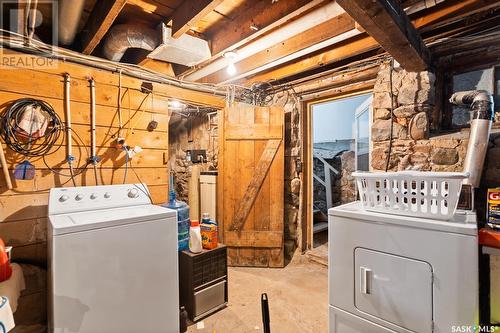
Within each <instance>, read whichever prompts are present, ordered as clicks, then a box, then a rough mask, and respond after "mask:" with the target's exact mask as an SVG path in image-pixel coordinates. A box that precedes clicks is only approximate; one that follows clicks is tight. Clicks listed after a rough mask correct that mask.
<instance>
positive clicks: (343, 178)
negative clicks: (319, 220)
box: [313, 150, 356, 214]
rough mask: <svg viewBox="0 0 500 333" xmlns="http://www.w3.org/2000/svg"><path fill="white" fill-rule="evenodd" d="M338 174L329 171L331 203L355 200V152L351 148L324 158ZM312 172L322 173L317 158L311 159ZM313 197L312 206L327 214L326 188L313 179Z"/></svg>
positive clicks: (340, 203) (337, 203)
mask: <svg viewBox="0 0 500 333" xmlns="http://www.w3.org/2000/svg"><path fill="white" fill-rule="evenodd" d="M325 161H326V162H328V163H329V164H330V165H331V166H332V167H333V168H335V170H338V171H339V174H334V173H333V172H330V176H331V177H332V182H331V188H330V191H331V192H332V204H333V206H338V205H342V204H346V203H349V202H353V201H355V200H356V187H355V179H354V177H353V176H352V173H353V172H354V171H355V170H354V164H355V163H354V162H355V154H354V152H353V151H352V150H349V151H344V152H342V153H340V154H338V155H337V156H335V157H333V158H325ZM313 172H314V173H315V174H317V175H320V177H322V176H321V175H324V165H323V162H321V161H320V160H319V159H316V158H315V159H314V160H313ZM313 198H314V199H315V200H314V207H315V208H317V209H319V210H321V211H322V212H323V213H325V214H328V208H330V207H327V201H326V188H325V187H324V186H323V185H322V184H320V183H319V182H317V181H316V180H314V181H313Z"/></svg>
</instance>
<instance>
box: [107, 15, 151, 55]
mask: <svg viewBox="0 0 500 333" xmlns="http://www.w3.org/2000/svg"><path fill="white" fill-rule="evenodd" d="M160 42H161V38H160V33H159V32H158V31H156V30H154V29H151V28H148V27H145V26H142V25H132V24H118V25H115V26H114V27H112V28H111V30H110V31H109V32H108V35H107V37H106V40H105V41H104V47H103V53H104V56H105V57H106V58H107V59H109V60H112V61H120V60H121V58H122V57H123V55H124V54H125V52H126V51H127V50H128V49H130V48H137V49H144V50H147V51H153V50H154V49H156V47H157V46H158V45H159V44H160Z"/></svg>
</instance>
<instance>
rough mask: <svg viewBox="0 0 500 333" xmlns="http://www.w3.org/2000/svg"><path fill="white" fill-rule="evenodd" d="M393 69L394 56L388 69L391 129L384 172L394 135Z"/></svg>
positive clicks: (389, 156) (388, 161)
mask: <svg viewBox="0 0 500 333" xmlns="http://www.w3.org/2000/svg"><path fill="white" fill-rule="evenodd" d="M393 71H394V58H392V59H391V64H390V71H389V87H390V88H389V89H391V118H390V119H391V130H390V132H389V133H390V134H389V151H388V152H387V160H386V162H385V172H387V171H388V170H389V164H390V163H391V154H392V141H393V137H394V119H393V117H394V91H393V90H392V74H393Z"/></svg>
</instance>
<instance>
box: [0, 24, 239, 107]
mask: <svg viewBox="0 0 500 333" xmlns="http://www.w3.org/2000/svg"><path fill="white" fill-rule="evenodd" d="M0 33H1V34H0V45H2V46H3V47H5V48H9V49H14V50H16V49H17V50H21V51H23V52H31V53H34V54H39V55H40V56H43V57H46V58H50V59H56V60H62V61H70V62H73V63H77V64H82V65H86V66H89V67H93V68H98V69H103V70H108V71H112V72H119V71H120V70H121V71H122V73H123V74H124V75H127V76H130V77H134V78H137V79H140V80H143V81H148V82H156V83H162V84H167V85H172V86H176V87H180V88H186V89H190V90H194V91H198V92H204V93H210V94H213V95H215V96H220V97H224V96H226V93H227V89H229V88H230V87H235V86H234V85H216V84H209V83H196V82H189V81H183V80H179V79H176V78H173V77H170V76H168V75H165V74H161V73H159V72H155V71H154V70H150V69H147V68H144V67H141V66H139V65H135V64H125V63H118V62H113V61H110V60H106V59H102V58H99V57H94V56H89V55H84V54H81V53H78V52H76V51H71V50H68V49H64V48H60V47H57V46H54V45H49V44H46V43H44V42H41V41H38V40H36V39H33V40H32V41H31V43H30V44H29V45H25V43H24V38H25V37H24V36H23V35H21V34H18V33H15V32H12V31H9V30H5V29H0ZM238 89H245V88H243V87H238Z"/></svg>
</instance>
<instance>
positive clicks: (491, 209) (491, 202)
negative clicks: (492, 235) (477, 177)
mask: <svg viewBox="0 0 500 333" xmlns="http://www.w3.org/2000/svg"><path fill="white" fill-rule="evenodd" d="M487 223H488V226H490V228H493V229H500V188H490V189H489V190H488V220H487Z"/></svg>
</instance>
